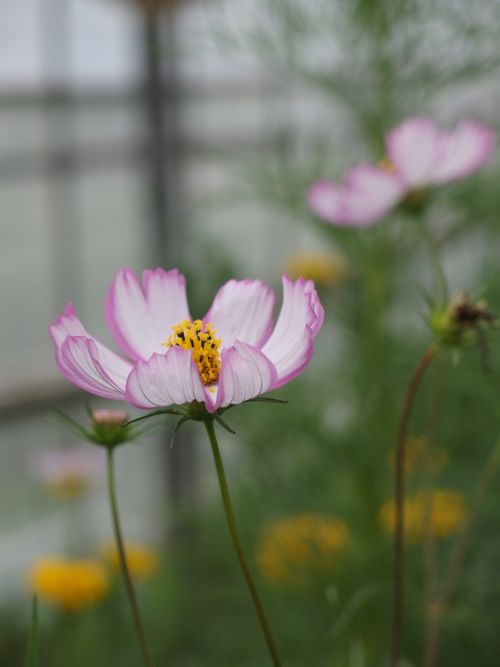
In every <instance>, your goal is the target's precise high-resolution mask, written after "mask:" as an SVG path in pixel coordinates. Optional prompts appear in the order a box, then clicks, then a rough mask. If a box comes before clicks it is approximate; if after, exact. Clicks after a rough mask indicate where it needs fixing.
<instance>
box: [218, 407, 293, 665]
mask: <svg viewBox="0 0 500 667" xmlns="http://www.w3.org/2000/svg"><path fill="white" fill-rule="evenodd" d="M205 428H206V429H207V434H208V439H209V441H210V446H211V447H212V454H213V457H214V462H215V468H216V470H217V478H218V480H219V487H220V492H221V496H222V502H223V504H224V511H225V513H226V519H227V524H228V527H229V532H230V533H231V539H232V541H233V545H234V548H235V551H236V555H237V556H238V560H239V562H240V566H241V569H242V571H243V576H244V577H245V580H246V582H247V586H248V589H249V591H250V595H251V596H252V600H253V603H254V606H255V611H256V612H257V616H258V618H259V623H260V627H261V628H262V632H263V634H264V637H265V640H266V643H267V647H268V649H269V653H270V655H271V659H272V661H273V665H274V667H281V665H282V662H281V659H280V657H279V654H278V650H277V648H276V644H275V642H274V638H273V635H272V632H271V627H270V625H269V621H268V620H267V616H266V612H265V611H264V606H263V604H262V601H261V599H260V596H259V593H258V591H257V586H256V585H255V582H254V580H253V577H252V573H251V571H250V566H249V564H248V561H247V559H246V556H245V552H244V551H243V546H242V544H241V539H240V536H239V533H238V527H237V525H236V518H235V516H234V510H233V505H232V502H231V495H230V493H229V487H228V485H227V480H226V474H225V472H224V464H223V463H222V457H221V454H220V450H219V445H218V443H217V437H216V435H215V428H214V421H213V419H210V420H208V421H206V422H205Z"/></svg>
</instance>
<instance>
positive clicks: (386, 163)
mask: <svg viewBox="0 0 500 667" xmlns="http://www.w3.org/2000/svg"><path fill="white" fill-rule="evenodd" d="M378 166H379V167H380V169H382V171H385V172H386V173H387V174H395V173H396V167H395V166H394V164H393V163H392V162H391V160H390V159H389V158H388V157H385V158H384V159H383V160H380V162H379V163H378Z"/></svg>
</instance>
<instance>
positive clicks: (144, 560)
mask: <svg viewBox="0 0 500 667" xmlns="http://www.w3.org/2000/svg"><path fill="white" fill-rule="evenodd" d="M125 552H126V554H127V564H128V568H129V571H130V574H131V576H132V577H133V578H134V579H148V578H149V577H151V576H152V575H153V574H154V573H155V572H156V571H157V570H158V553H157V551H155V550H154V549H152V548H151V547H149V546H147V545H146V544H139V543H137V542H127V544H126V545H125ZM102 553H103V556H104V558H105V559H106V561H107V562H108V563H109V564H110V565H111V567H113V568H114V569H115V570H117V571H118V570H119V569H120V559H119V556H118V550H117V548H116V545H115V544H108V545H106V546H105V547H104V548H103V550H102Z"/></svg>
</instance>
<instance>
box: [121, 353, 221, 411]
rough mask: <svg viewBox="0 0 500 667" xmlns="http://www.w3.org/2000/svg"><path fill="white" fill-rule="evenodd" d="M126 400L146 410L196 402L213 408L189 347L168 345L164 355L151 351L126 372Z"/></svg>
mask: <svg viewBox="0 0 500 667" xmlns="http://www.w3.org/2000/svg"><path fill="white" fill-rule="evenodd" d="M125 398H126V400H127V401H128V402H129V403H131V404H132V405H135V406H136V407H138V408H143V409H150V408H160V407H168V406H169V405H183V404H184V403H191V402H192V401H198V402H200V403H203V402H204V403H206V405H207V409H213V401H212V398H211V397H210V395H209V393H208V391H207V390H206V388H205V387H204V386H203V384H202V382H201V379H200V374H199V372H198V368H197V366H196V364H195V363H194V361H193V357H192V355H191V352H190V351H189V350H184V349H183V348H181V347H171V348H170V349H169V350H168V351H167V353H166V354H153V355H152V356H151V357H150V358H149V359H148V360H147V361H142V360H140V361H138V362H137V363H136V364H135V366H134V368H133V370H132V372H131V373H130V375H129V377H128V381H127V387H126V394H125Z"/></svg>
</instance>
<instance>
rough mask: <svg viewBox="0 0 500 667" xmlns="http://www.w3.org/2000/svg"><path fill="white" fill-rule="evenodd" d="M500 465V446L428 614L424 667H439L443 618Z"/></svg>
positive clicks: (484, 476) (494, 453)
mask: <svg viewBox="0 0 500 667" xmlns="http://www.w3.org/2000/svg"><path fill="white" fill-rule="evenodd" d="M499 465H500V446H498V445H497V446H496V447H495V448H494V449H493V452H492V453H491V456H490V457H489V459H488V461H487V463H486V466H485V468H484V470H483V473H482V475H481V478H480V480H479V483H478V486H477V492H476V498H475V501H474V506H473V509H472V512H471V513H470V514H469V516H468V518H467V520H466V521H465V523H464V525H463V527H462V530H461V532H460V534H459V536H458V539H457V541H456V542H455V546H454V548H453V551H452V553H451V559H450V566H449V568H448V576H447V577H446V578H445V581H444V584H443V587H442V589H441V591H440V592H439V593H437V594H436V595H435V597H434V600H433V602H432V607H431V609H429V610H428V612H427V613H428V627H427V633H426V643H425V652H424V667H435V665H436V663H437V658H438V650H439V634H440V629H441V619H442V617H443V615H444V614H445V613H446V610H447V608H448V606H449V604H450V601H451V598H452V596H453V593H454V591H455V588H456V585H457V582H458V580H459V577H460V574H461V572H462V569H463V566H464V562H465V557H466V555H467V551H468V548H469V545H470V540H471V535H472V530H473V528H474V526H475V525H476V523H477V519H478V517H479V514H480V512H481V510H482V508H483V505H484V502H485V500H486V496H487V494H488V491H489V490H490V487H491V484H492V482H493V479H494V477H495V474H496V473H497V471H498V467H499Z"/></svg>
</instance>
